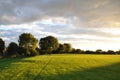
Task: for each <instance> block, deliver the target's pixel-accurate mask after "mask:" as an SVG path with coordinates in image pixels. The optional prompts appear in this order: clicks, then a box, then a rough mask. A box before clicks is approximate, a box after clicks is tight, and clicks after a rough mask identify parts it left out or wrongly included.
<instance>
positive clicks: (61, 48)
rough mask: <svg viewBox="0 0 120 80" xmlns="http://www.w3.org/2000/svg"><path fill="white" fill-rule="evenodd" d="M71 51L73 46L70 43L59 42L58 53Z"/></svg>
mask: <svg viewBox="0 0 120 80" xmlns="http://www.w3.org/2000/svg"><path fill="white" fill-rule="evenodd" d="M71 51H72V47H71V44H69V43H64V44H59V47H58V49H57V50H56V52H57V53H70V52H71Z"/></svg>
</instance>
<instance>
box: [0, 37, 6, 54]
mask: <svg viewBox="0 0 120 80" xmlns="http://www.w3.org/2000/svg"><path fill="white" fill-rule="evenodd" d="M4 49H5V42H4V41H3V40H2V39H1V38H0V54H1V55H3V51H4Z"/></svg>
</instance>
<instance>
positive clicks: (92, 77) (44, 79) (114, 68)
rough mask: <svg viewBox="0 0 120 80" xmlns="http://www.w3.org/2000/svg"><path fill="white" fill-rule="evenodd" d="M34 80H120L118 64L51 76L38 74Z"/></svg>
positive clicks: (119, 64) (119, 66)
mask: <svg viewBox="0 0 120 80" xmlns="http://www.w3.org/2000/svg"><path fill="white" fill-rule="evenodd" d="M34 80H120V63H116V64H112V65H108V66H103V67H97V68H91V69H88V70H83V71H80V70H77V71H72V72H70V73H66V74H57V75H51V76H47V75H46V76H40V74H38V75H37V76H35V78H34Z"/></svg>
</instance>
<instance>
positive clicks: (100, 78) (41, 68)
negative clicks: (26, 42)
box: [0, 54, 120, 80]
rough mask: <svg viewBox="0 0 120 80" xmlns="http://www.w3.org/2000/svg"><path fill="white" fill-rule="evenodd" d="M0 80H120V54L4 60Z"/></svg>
mask: <svg viewBox="0 0 120 80" xmlns="http://www.w3.org/2000/svg"><path fill="white" fill-rule="evenodd" d="M0 80H120V55H86V54H85V55H84V54H83V55H82V54H81V55H79V54H55V55H41V56H35V57H28V58H5V59H0Z"/></svg>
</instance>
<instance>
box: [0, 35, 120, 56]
mask: <svg viewBox="0 0 120 80" xmlns="http://www.w3.org/2000/svg"><path fill="white" fill-rule="evenodd" d="M18 43H19V44H17V43H15V42H11V43H10V44H9V45H8V46H7V47H5V41H3V40H2V38H0V56H3V57H18V56H22V57H24V56H35V55H42V54H58V53H59V54H65V53H66V54H67V53H71V54H120V51H112V50H108V51H102V50H101V49H98V50H96V51H90V50H86V51H84V50H81V49H74V48H72V46H71V44H70V43H63V44H61V43H59V41H58V39H57V38H56V37H54V36H47V37H44V38H41V39H40V40H38V39H36V38H35V37H34V36H33V35H32V34H31V33H22V34H21V35H20V36H19V40H18Z"/></svg>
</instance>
